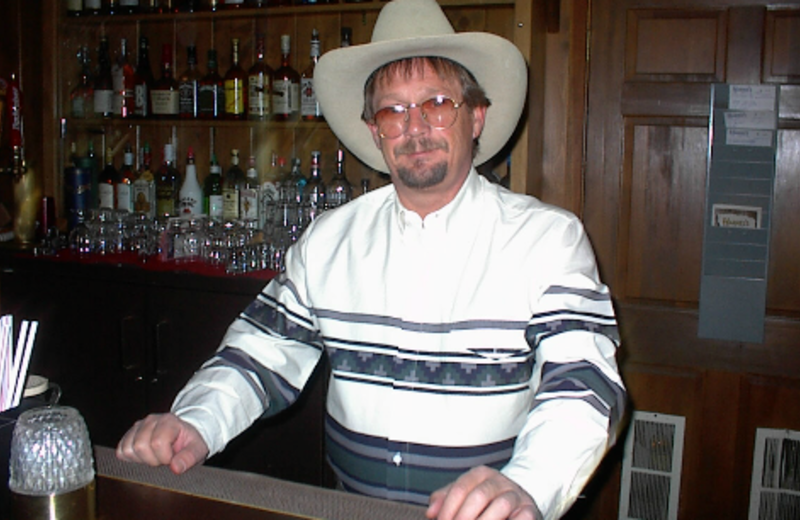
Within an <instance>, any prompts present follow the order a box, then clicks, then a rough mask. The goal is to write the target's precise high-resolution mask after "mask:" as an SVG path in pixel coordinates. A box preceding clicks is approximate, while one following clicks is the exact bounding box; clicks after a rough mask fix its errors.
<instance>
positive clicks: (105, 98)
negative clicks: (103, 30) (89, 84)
mask: <svg viewBox="0 0 800 520" xmlns="http://www.w3.org/2000/svg"><path fill="white" fill-rule="evenodd" d="M97 64H98V73H97V76H96V77H95V80H94V112H95V114H97V115H99V116H101V117H106V118H109V117H111V116H112V115H113V114H114V82H113V80H112V78H111V58H110V57H109V55H108V36H102V37H101V38H100V47H99V48H98V50H97Z"/></svg>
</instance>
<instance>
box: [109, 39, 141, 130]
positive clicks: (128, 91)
mask: <svg viewBox="0 0 800 520" xmlns="http://www.w3.org/2000/svg"><path fill="white" fill-rule="evenodd" d="M119 43H120V52H119V58H118V60H117V63H116V64H115V66H114V69H113V71H112V74H111V76H112V78H113V83H114V115H115V116H117V117H121V118H123V119H127V118H129V117H133V115H134V112H135V111H136V98H135V95H134V93H135V90H136V71H135V70H133V66H132V65H131V64H130V62H129V61H128V40H127V39H125V38H122V39H120V42H119Z"/></svg>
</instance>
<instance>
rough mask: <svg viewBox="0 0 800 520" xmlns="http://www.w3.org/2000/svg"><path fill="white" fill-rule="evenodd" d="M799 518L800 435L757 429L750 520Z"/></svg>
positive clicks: (793, 519)
mask: <svg viewBox="0 0 800 520" xmlns="http://www.w3.org/2000/svg"><path fill="white" fill-rule="evenodd" d="M798 518H800V432H793V431H789V430H772V429H768V428H758V429H757V430H756V445H755V450H754V453H753V475H752V480H751V485H750V514H749V516H748V519H749V520H796V519H798Z"/></svg>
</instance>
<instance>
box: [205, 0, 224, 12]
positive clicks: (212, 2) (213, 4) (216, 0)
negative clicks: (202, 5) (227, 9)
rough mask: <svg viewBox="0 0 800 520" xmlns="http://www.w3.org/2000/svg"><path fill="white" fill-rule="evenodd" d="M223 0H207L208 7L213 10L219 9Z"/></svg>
mask: <svg viewBox="0 0 800 520" xmlns="http://www.w3.org/2000/svg"><path fill="white" fill-rule="evenodd" d="M220 1H221V0H207V5H206V9H207V10H209V11H211V12H212V13H213V12H216V11H219V9H220V7H221V6H220Z"/></svg>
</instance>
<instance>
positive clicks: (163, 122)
mask: <svg viewBox="0 0 800 520" xmlns="http://www.w3.org/2000/svg"><path fill="white" fill-rule="evenodd" d="M66 123H67V127H68V128H74V129H78V130H84V131H89V132H91V131H93V130H97V131H98V132H95V133H102V132H103V129H105V128H133V127H136V126H141V127H146V128H171V127H178V128H191V127H200V128H263V129H281V130H298V129H309V130H317V129H327V128H328V125H327V124H326V123H325V122H322V121H319V122H317V121H288V122H281V121H252V120H241V121H237V120H226V119H133V118H132V119H67V120H66Z"/></svg>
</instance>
